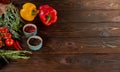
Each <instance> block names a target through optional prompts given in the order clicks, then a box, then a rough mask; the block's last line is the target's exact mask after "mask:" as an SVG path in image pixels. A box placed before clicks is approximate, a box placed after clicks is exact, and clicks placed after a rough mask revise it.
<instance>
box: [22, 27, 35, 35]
mask: <svg viewBox="0 0 120 72" xmlns="http://www.w3.org/2000/svg"><path fill="white" fill-rule="evenodd" d="M24 31H25V32H27V33H32V32H35V27H33V26H26V27H25V29H24Z"/></svg>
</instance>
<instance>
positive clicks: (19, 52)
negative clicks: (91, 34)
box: [0, 0, 57, 63]
mask: <svg viewBox="0 0 120 72" xmlns="http://www.w3.org/2000/svg"><path fill="white" fill-rule="evenodd" d="M0 3H9V2H7V0H6V1H5V0H0ZM37 15H38V16H39V19H40V20H41V22H42V23H43V24H44V25H45V26H50V25H52V24H54V23H55V22H56V21H57V11H56V10H55V9H54V8H53V7H51V6H49V5H41V6H40V7H39V9H38V10H37V7H36V5H35V4H33V3H25V4H24V5H23V6H22V9H21V10H20V12H19V11H18V9H17V8H16V7H15V6H14V5H12V4H8V6H7V8H6V11H5V13H4V14H2V15H0V60H1V59H4V60H5V61H6V62H7V63H9V61H8V60H7V59H18V58H22V59H29V58H30V57H29V56H26V55H25V54H26V53H27V54H32V52H31V51H26V50H23V48H22V47H21V45H20V43H19V41H18V39H20V38H21V34H20V33H21V28H22V27H23V25H24V23H23V21H22V19H24V20H26V21H30V22H32V21H33V20H34V19H35V17H36V16H37ZM21 18H22V19H21ZM29 29H31V30H29V31H30V32H34V31H33V30H35V29H33V28H29ZM26 30H28V29H26ZM41 43H42V42H41ZM3 46H13V47H14V48H15V49H16V50H3V49H2V47H3ZM40 46H42V45H40Z"/></svg>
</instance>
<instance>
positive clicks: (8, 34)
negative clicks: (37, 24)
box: [3, 33, 12, 39]
mask: <svg viewBox="0 0 120 72" xmlns="http://www.w3.org/2000/svg"><path fill="white" fill-rule="evenodd" d="M3 37H4V39H9V38H11V37H12V35H11V33H4V34H3Z"/></svg>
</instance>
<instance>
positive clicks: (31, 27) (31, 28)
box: [23, 24, 37, 37]
mask: <svg viewBox="0 0 120 72" xmlns="http://www.w3.org/2000/svg"><path fill="white" fill-rule="evenodd" d="M23 33H24V35H25V36H26V37H30V36H35V35H36V34H37V26H36V25H35V24H25V25H24V26H23Z"/></svg>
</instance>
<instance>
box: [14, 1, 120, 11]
mask: <svg viewBox="0 0 120 72" xmlns="http://www.w3.org/2000/svg"><path fill="white" fill-rule="evenodd" d="M18 1H19V0H12V2H13V3H14V4H16V5H17V6H20V5H21V4H24V3H26V2H33V3H35V4H36V5H37V6H39V5H42V4H49V5H51V6H53V7H55V8H56V9H58V10H78V9H82V10H93V9H106V10H111V9H113V10H114V9H120V1H119V0H104V1H101V0H89V1H88V0H74V1H73V0H67V1H66V0H62V1H56V0H52V1H51V0H21V1H19V2H18Z"/></svg>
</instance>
